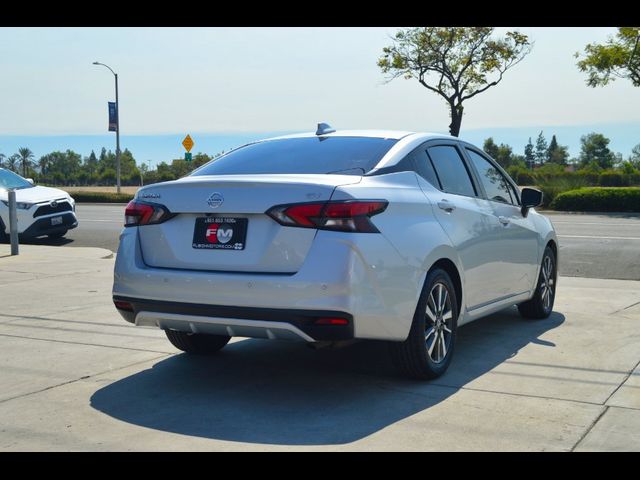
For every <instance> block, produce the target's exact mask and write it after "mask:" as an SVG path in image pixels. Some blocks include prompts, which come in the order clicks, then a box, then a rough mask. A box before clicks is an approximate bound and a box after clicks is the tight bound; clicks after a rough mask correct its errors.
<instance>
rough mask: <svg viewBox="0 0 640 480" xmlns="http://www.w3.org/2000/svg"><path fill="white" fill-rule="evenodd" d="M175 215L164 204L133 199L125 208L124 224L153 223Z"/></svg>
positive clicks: (127, 225) (128, 225)
mask: <svg viewBox="0 0 640 480" xmlns="http://www.w3.org/2000/svg"><path fill="white" fill-rule="evenodd" d="M173 216H174V214H173V213H171V212H170V211H169V210H167V207H165V206H164V205H158V204H157V203H147V202H138V201H136V200H131V201H130V202H129V204H128V205H127V207H126V208H125V210H124V226H125V227H136V226H138V225H153V224H156V223H162V222H164V221H166V220H169V219H170V218H171V217H173Z"/></svg>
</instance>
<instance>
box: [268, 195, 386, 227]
mask: <svg viewBox="0 0 640 480" xmlns="http://www.w3.org/2000/svg"><path fill="white" fill-rule="evenodd" d="M388 204H389V202H387V201H386V200H346V201H335V202H321V203H296V204H290V205H278V206H275V207H273V208H271V209H269V210H268V211H267V215H269V216H270V217H271V218H273V219H274V220H275V221H276V222H278V223H279V224H281V225H285V226H288V227H303V228H318V229H322V230H338V231H341V232H362V233H378V232H379V230H378V229H377V228H376V227H375V225H374V224H373V223H372V222H371V217H372V216H374V215H377V214H379V213H382V212H384V210H385V208H387V205H388Z"/></svg>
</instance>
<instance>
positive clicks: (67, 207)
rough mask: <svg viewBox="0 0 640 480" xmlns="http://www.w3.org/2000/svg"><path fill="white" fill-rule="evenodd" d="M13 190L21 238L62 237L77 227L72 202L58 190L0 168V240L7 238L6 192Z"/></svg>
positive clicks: (7, 201)
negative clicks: (35, 183) (34, 182)
mask: <svg viewBox="0 0 640 480" xmlns="http://www.w3.org/2000/svg"><path fill="white" fill-rule="evenodd" d="M10 189H15V191H16V207H17V208H16V212H17V219H18V234H19V235H20V237H21V238H23V239H29V238H36V237H42V236H45V235H46V236H48V237H49V238H61V237H64V236H65V234H66V233H67V231H69V230H71V229H72V228H76V227H77V226H78V219H77V218H76V214H75V210H76V204H75V202H74V200H73V198H71V196H70V195H69V194H68V193H67V192H64V191H62V190H59V189H57V188H50V187H41V186H39V185H38V186H36V185H34V184H33V180H31V179H26V178H23V177H21V176H20V175H18V174H17V173H14V172H12V171H11V170H6V169H4V168H0V242H1V241H5V242H6V241H8V239H9V196H8V195H9V194H8V190H10Z"/></svg>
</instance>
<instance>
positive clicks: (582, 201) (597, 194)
mask: <svg viewBox="0 0 640 480" xmlns="http://www.w3.org/2000/svg"><path fill="white" fill-rule="evenodd" d="M551 208H553V209H555V210H564V211H576V212H640V187H586V188H580V189H578V190H571V191H568V192H564V193H561V194H559V195H557V196H556V198H555V199H554V201H553V202H552V203H551Z"/></svg>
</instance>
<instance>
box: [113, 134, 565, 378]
mask: <svg viewBox="0 0 640 480" xmlns="http://www.w3.org/2000/svg"><path fill="white" fill-rule="evenodd" d="M541 201H542V193H541V192H540V191H538V190H535V189H531V188H524V189H523V190H522V191H520V190H519V188H518V187H517V186H516V184H515V183H514V182H513V180H512V179H511V178H509V176H508V175H507V174H506V173H505V171H504V170H503V169H502V168H501V167H500V166H499V165H498V164H497V163H496V162H495V161H494V160H493V159H491V158H490V157H489V156H488V155H487V154H486V153H484V152H483V151H482V150H480V149H479V148H477V147H475V146H473V145H471V144H469V143H467V142H464V141H462V140H460V139H458V138H455V137H449V136H444V135H436V134H429V133H409V132H396V131H334V130H333V129H330V128H329V127H328V126H327V125H323V124H321V125H319V128H318V131H317V132H316V133H315V134H314V133H309V134H301V135H292V136H285V137H278V138H272V139H267V140H263V141H258V142H255V143H251V144H248V145H245V146H243V147H241V148H238V149H236V150H233V151H231V152H229V153H227V154H225V155H223V156H222V157H220V158H218V159H216V160H214V161H212V162H210V163H208V164H206V165H204V166H202V167H201V168H199V169H197V170H195V171H194V172H193V173H192V174H191V175H189V176H187V177H185V178H182V179H179V180H176V181H171V182H165V183H160V184H154V185H149V186H146V187H144V188H142V189H140V190H139V191H138V193H137V194H136V196H135V198H134V200H133V201H132V202H131V203H129V205H128V206H127V207H126V212H125V228H124V231H123V233H122V235H121V237H120V246H119V249H118V255H117V258H116V264H115V280H114V285H113V300H114V303H115V306H116V308H117V309H118V311H119V312H120V313H121V314H122V316H123V317H124V318H125V320H127V321H129V322H132V323H135V324H136V325H143V326H152V327H157V328H161V329H163V330H165V332H166V335H167V337H168V339H169V340H170V341H171V343H172V344H173V345H174V346H176V347H177V348H178V349H180V350H183V351H185V352H188V353H212V352H216V351H218V350H220V349H221V348H223V347H224V346H225V345H226V344H227V342H228V341H229V339H230V338H231V337H234V336H241V337H260V338H269V339H297V340H302V341H304V342H314V343H324V342H339V341H343V340H352V339H363V340H366V339H375V340H386V341H388V342H389V346H390V349H391V352H392V354H393V355H392V356H393V358H394V359H395V361H396V363H397V365H398V366H399V368H400V369H401V370H402V372H404V374H406V375H408V376H410V377H415V378H435V377H437V376H439V375H441V374H442V373H443V372H444V371H445V370H446V369H447V367H448V365H449V363H450V361H451V358H452V355H453V352H454V347H455V340H456V332H457V329H458V327H459V326H461V325H463V324H465V323H467V322H470V321H472V320H476V319H479V318H481V317H484V316H486V315H489V314H491V313H494V312H496V311H498V310H501V309H504V308H505V307H509V306H512V305H518V308H519V310H520V312H521V314H522V315H523V316H525V317H528V318H540V319H542V318H546V317H548V316H549V315H550V313H551V311H552V309H553V303H554V297H555V291H556V281H557V265H558V239H557V237H556V234H555V231H554V228H553V226H552V224H551V222H550V221H549V220H548V219H547V218H546V217H544V216H542V215H540V214H539V213H537V212H536V211H535V209H534V207H536V206H538V205H540V204H541Z"/></svg>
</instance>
